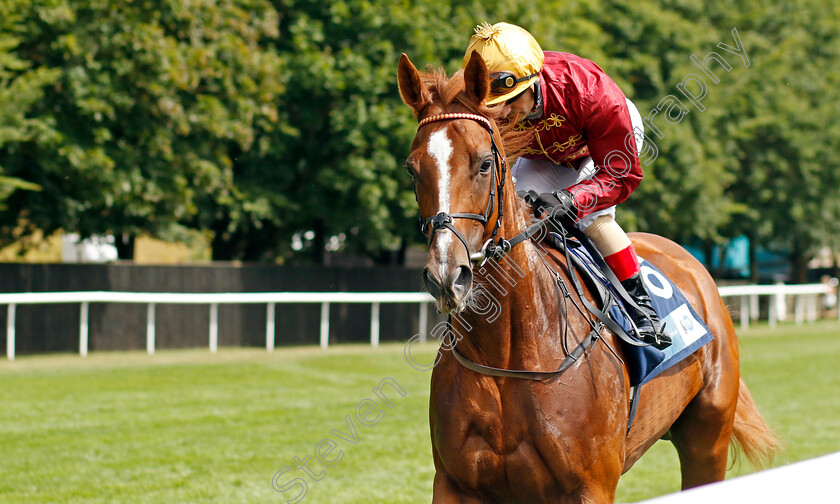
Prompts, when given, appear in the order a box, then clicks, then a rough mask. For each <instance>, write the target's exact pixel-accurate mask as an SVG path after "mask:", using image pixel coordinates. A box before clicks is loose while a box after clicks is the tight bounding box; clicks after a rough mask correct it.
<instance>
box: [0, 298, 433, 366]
mask: <svg viewBox="0 0 840 504" xmlns="http://www.w3.org/2000/svg"><path fill="white" fill-rule="evenodd" d="M432 301H433V299H432V297H431V296H430V295H429V294H428V293H425V292H265V293H214V294H185V293H160V292H108V291H89V292H24V293H20V294H0V305H4V304H5V305H8V308H7V312H6V313H7V316H6V356H7V357H8V359H9V360H14V358H15V308H16V306H17V305H20V304H54V303H80V304H81V313H80V323H79V354H80V355H81V356H82V357H84V356H86V355H87V353H88V311H89V306H90V303H139V304H146V305H147V308H146V351H147V352H148V353H149V354H153V353H155V306H156V305H159V304H202V305H210V323H209V337H208V340H209V347H210V351H211V352H214V353H215V352H216V350H217V349H218V346H219V305H220V304H265V305H266V307H267V309H266V330H265V347H266V349H267V350H268V351H272V350H274V338H275V333H276V323H275V316H274V311H275V310H274V308H275V306H276V304H277V303H319V304H320V305H321V332H320V345H321V348H327V346H328V345H329V335H330V304H331V303H369V304H370V305H371V322H370V343H371V345H373V346H378V345H379V305H380V304H381V303H417V304H419V305H420V335H421V337H422V338H423V339H425V335H426V327H427V321H426V318H427V316H428V308H429V307H428V305H429V303H430V302H432Z"/></svg>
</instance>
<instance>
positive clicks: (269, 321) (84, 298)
mask: <svg viewBox="0 0 840 504" xmlns="http://www.w3.org/2000/svg"><path fill="white" fill-rule="evenodd" d="M719 291H720V295H721V296H723V297H740V298H741V309H740V318H741V327H742V328H747V327H749V321H750V320H751V319H752V320H755V319H757V317H758V297H759V296H771V303H770V310H769V323H770V325H771V326H775V325H776V322H777V320H779V319H780V318H781V317H782V316H783V315H782V314H781V313H780V310H779V307H780V306H783V300H784V299H785V296H794V297H795V299H796V305H795V310H794V311H795V318H796V323H797V324H801V323H802V322H803V320H804V318H805V313H806V310H807V315H808V320H809V321H813V320H815V319H816V316H817V311H818V309H817V299H818V296H820V295H825V294H828V293H830V292H833V288H832V287H830V286H828V285H826V284H802V285H783V284H778V285H735V286H725V287H720V288H719ZM432 301H433V300H432V297H431V296H430V295H429V294H428V293H425V292H265V293H213V294H206V293H197V294H187V293H161V292H108V291H88V292H24V293H18V294H0V305H7V306H8V308H7V312H6V313H7V315H6V356H7V357H8V359H9V360H14V358H15V308H16V306H17V305H19V304H53V303H79V304H80V306H81V308H80V310H81V312H80V323H79V354H80V355H81V356H83V357H84V356H86V355H87V353H88V312H89V307H90V303H139V304H146V305H147V308H146V351H147V352H148V353H149V354H153V353H155V307H156V306H157V305H159V304H202V305H209V306H210V313H209V319H210V320H209V335H208V340H209V348H210V351H211V352H216V350H217V349H218V341H219V339H218V337H219V325H218V321H219V311H218V310H219V305H220V304H265V305H266V330H265V346H266V349H267V350H268V351H272V350H274V342H275V335H276V319H275V306H276V304H277V303H318V304H320V305H321V329H320V336H319V343H320V345H321V348H327V347H328V346H329V334H330V304H331V303H366V304H370V305H371V322H370V343H371V345H373V346H378V345H379V305H380V304H381V303H416V304H419V305H420V328H419V333H420V335H421V338H423V340H425V336H426V331H427V317H428V309H429V303H431V302H432ZM838 317H840V310H838Z"/></svg>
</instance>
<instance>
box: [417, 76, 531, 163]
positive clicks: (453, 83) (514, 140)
mask: <svg viewBox="0 0 840 504" xmlns="http://www.w3.org/2000/svg"><path fill="white" fill-rule="evenodd" d="M420 78H421V79H422V80H423V83H424V84H426V87H427V88H428V90H429V92H430V93H431V94H432V103H433V104H436V105H438V106H441V107H442V108H443V110H448V109H449V107H450V106H452V105H453V104H457V105H460V106H462V107H464V108H465V109H467V110H468V111H469V112H471V113H473V114H478V115H482V116H484V117H487V118H488V119H491V120H493V121H494V122H495V123H496V124H497V125H498V128H499V133H500V134H501V137H502V143H503V144H504V149H505V154H506V155H507V157H508V159H510V160H513V159H515V158H516V157H518V156H519V155H520V154H521V152H522V150H523V149H524V148H525V147H527V146H528V144H530V143H531V139H532V138H533V136H534V130H532V129H525V130H523V129H517V128H515V125H516V123H517V122H518V121H519V118H515V119H514V120H512V121H508V120H507V119H504V118H502V117H501V114H502V107H500V106H494V107H488V106H486V105H484V104H483V103H476V101H475V100H474V99H471V97H470V96H468V95H467V93H466V85H465V83H464V71H463V70H458V71H457V72H455V73H454V74H453V75H452V76H451V77H449V76H447V75H446V72H445V71H444V70H443V69H442V68H439V67H431V66H430V67H428V69H427V70H426V71H425V72H421V73H420Z"/></svg>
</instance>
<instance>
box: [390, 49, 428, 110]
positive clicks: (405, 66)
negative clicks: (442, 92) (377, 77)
mask: <svg viewBox="0 0 840 504" xmlns="http://www.w3.org/2000/svg"><path fill="white" fill-rule="evenodd" d="M397 79H398V82H399V85H400V96H402V100H403V101H404V102H405V104H406V105H408V106H409V107H411V108H412V109H414V115H418V114H419V113H420V111H421V110H422V109H423V107H425V106H426V105H428V104H429V102H431V101H432V96H431V94H430V93H429V90H428V89H427V88H426V85H425V84H423V80H422V79H421V78H420V72H418V71H417V68H415V66H414V64H412V63H411V60H409V59H408V56H406V54H405V53H402V56H400V64H399V67H398V69H397Z"/></svg>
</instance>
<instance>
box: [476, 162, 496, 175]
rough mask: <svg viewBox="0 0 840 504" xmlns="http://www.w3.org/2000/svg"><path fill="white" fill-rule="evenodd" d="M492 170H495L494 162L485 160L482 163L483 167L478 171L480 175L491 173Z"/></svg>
mask: <svg viewBox="0 0 840 504" xmlns="http://www.w3.org/2000/svg"><path fill="white" fill-rule="evenodd" d="M491 168H493V161H491V160H489V159H485V160H484V161H482V163H481V167H480V168H479V169H478V171H479V172H480V173H487V172H489V171H490V169H491Z"/></svg>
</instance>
